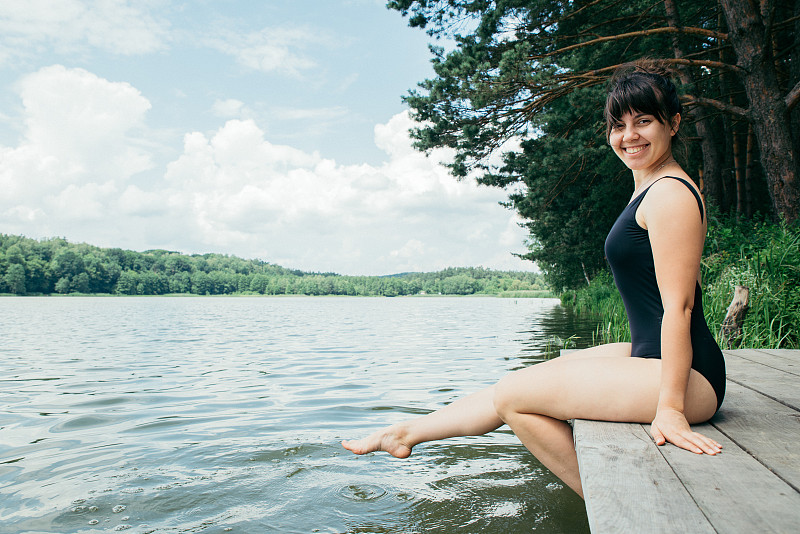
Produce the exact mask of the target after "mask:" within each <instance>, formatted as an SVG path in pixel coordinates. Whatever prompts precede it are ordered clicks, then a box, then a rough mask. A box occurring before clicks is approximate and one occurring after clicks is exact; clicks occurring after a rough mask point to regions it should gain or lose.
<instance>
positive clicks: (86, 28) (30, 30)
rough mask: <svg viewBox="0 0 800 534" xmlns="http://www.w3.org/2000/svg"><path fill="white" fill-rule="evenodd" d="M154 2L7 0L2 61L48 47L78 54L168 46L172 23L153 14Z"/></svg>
mask: <svg viewBox="0 0 800 534" xmlns="http://www.w3.org/2000/svg"><path fill="white" fill-rule="evenodd" d="M153 5H154V3H153V2H152V1H133V0H102V1H93V0H24V1H8V2H3V7H2V10H1V11H0V35H3V39H2V42H0V63H3V62H5V61H8V60H10V59H11V58H15V57H20V56H21V57H26V56H29V55H31V54H33V53H35V52H37V51H40V50H44V49H45V48H50V49H53V50H54V51H55V52H57V53H60V54H75V53H80V52H83V51H85V50H86V49H87V48H88V47H95V48H101V49H104V50H107V51H109V52H112V53H114V54H124V55H131V54H143V53H148V52H153V51H156V50H159V49H162V48H163V47H164V46H165V42H166V40H167V35H168V29H169V26H168V23H166V22H165V21H163V20H162V19H160V18H157V17H156V16H154V15H153V14H151V11H152V9H151V8H152V6H153Z"/></svg>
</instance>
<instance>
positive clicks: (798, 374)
mask: <svg viewBox="0 0 800 534" xmlns="http://www.w3.org/2000/svg"><path fill="white" fill-rule="evenodd" d="M753 351H754V352H760V353H761V354H765V355H767V356H773V355H772V354H770V353H768V352H763V351H760V350H757V349H753ZM725 356H734V357H736V358H741V359H743V360H747V361H748V362H750V363H754V364H756V365H763V366H764V367H767V368H769V369H772V370H774V371H778V372H779V373H786V374H787V375H793V376H796V377H798V378H800V373H795V372H794V371H786V370H785V369H779V368H777V367H773V366H771V365H769V364H766V363H763V362H759V361H756V360H751V359H750V358H748V357H747V356H744V355H742V354H725ZM728 380H730V379H728ZM737 384H738V382H737Z"/></svg>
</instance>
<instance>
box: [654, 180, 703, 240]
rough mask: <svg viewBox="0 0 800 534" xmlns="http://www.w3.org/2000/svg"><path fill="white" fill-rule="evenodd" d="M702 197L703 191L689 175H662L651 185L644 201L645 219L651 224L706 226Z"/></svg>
mask: <svg viewBox="0 0 800 534" xmlns="http://www.w3.org/2000/svg"><path fill="white" fill-rule="evenodd" d="M676 178H681V180H678V179H676ZM701 198H702V197H701V196H700V190H699V189H698V187H697V185H696V184H695V183H694V182H693V181H692V180H691V179H690V178H689V177H688V176H686V175H680V176H677V177H673V176H666V177H664V178H661V179H660V180H658V181H657V182H655V183H654V184H653V185H652V186H651V188H650V191H649V192H648V194H647V196H646V197H645V198H644V200H643V201H642V206H641V207H642V216H643V217H642V218H643V222H644V223H645V225H647V226H651V225H652V224H654V223H655V224H669V225H670V226H673V225H682V224H688V225H690V226H695V224H696V225H702V221H703V219H704V217H703V212H704V211H705V209H704V207H702V200H698V199H701ZM701 210H702V211H701ZM647 226H645V227H647Z"/></svg>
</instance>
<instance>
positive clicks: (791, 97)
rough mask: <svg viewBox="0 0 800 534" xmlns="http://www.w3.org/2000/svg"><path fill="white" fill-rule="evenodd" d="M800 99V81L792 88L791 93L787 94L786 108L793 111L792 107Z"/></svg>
mask: <svg viewBox="0 0 800 534" xmlns="http://www.w3.org/2000/svg"><path fill="white" fill-rule="evenodd" d="M798 100H800V82H797V84H796V85H795V86H794V87H792V90H791V91H789V94H788V95H786V98H784V99H783V101H784V102H785V103H786V109H787V110H789V111H792V108H793V107H794V106H795V104H797V101H798Z"/></svg>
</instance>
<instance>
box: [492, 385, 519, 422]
mask: <svg viewBox="0 0 800 534" xmlns="http://www.w3.org/2000/svg"><path fill="white" fill-rule="evenodd" d="M516 382H517V380H516V377H515V376H514V373H511V374H509V375H507V376H505V377H503V378H501V379H500V380H499V381H498V382H497V383H496V384H495V386H494V409H495V411H496V412H497V416H498V417H500V419H502V420H503V421H505V422H508V418H509V417H513V416H514V415H515V414H517V413H520V410H519V401H520V394H521V393H520V392H519V391H518V386H517V384H516Z"/></svg>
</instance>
